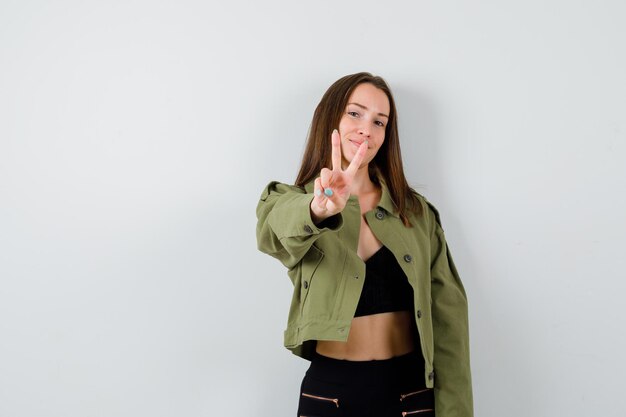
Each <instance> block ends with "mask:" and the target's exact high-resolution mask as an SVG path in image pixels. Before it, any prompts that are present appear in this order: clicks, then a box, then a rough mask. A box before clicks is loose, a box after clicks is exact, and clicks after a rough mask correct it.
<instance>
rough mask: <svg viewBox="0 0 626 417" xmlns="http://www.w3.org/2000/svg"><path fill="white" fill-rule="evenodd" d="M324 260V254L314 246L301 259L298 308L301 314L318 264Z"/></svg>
mask: <svg viewBox="0 0 626 417" xmlns="http://www.w3.org/2000/svg"><path fill="white" fill-rule="evenodd" d="M323 258H324V252H322V251H321V250H319V249H318V248H317V247H316V246H315V244H313V245H312V246H311V248H310V249H309V251H308V252H307V254H306V255H304V258H302V263H301V268H302V269H301V273H302V276H301V278H300V307H301V312H302V311H303V310H304V305H305V304H306V301H307V298H308V296H309V293H310V292H311V289H312V286H313V278H314V274H315V271H316V270H317V267H318V266H319V264H320V262H322V259H323Z"/></svg>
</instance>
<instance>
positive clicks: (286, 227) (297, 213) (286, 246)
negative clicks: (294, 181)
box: [256, 181, 343, 269]
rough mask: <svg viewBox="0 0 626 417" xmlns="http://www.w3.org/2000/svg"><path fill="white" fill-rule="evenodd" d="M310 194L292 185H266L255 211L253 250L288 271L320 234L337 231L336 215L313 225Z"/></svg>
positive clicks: (340, 222)
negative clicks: (265, 255) (271, 259)
mask: <svg viewBox="0 0 626 417" xmlns="http://www.w3.org/2000/svg"><path fill="white" fill-rule="evenodd" d="M313 197H314V195H313V194H307V193H306V191H305V190H303V189H302V188H300V187H296V186H293V185H287V184H283V183H280V182H277V181H272V182H270V183H269V184H268V185H267V186H266V187H265V188H264V189H263V192H262V193H261V197H260V199H259V203H258V205H257V208H256V216H257V227H256V237H257V247H258V249H259V250H260V251H261V252H263V253H266V254H268V255H270V256H273V257H274V258H276V259H278V260H279V261H280V262H282V263H283V265H285V266H286V267H287V268H289V269H291V268H293V267H294V266H296V265H297V264H298V262H300V260H301V259H302V257H303V256H304V255H305V254H306V253H307V251H308V250H309V249H310V247H311V245H312V244H313V243H314V242H315V241H316V240H317V239H318V238H319V237H320V236H322V235H323V234H325V233H328V232H330V231H336V230H339V229H340V228H341V227H342V226H343V217H342V216H341V213H337V214H335V215H333V216H330V217H328V218H326V219H324V220H323V221H322V222H321V223H319V224H316V223H315V222H314V221H313V219H312V218H311V201H312V200H313Z"/></svg>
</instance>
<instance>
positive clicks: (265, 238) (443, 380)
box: [256, 181, 473, 417]
mask: <svg viewBox="0 0 626 417" xmlns="http://www.w3.org/2000/svg"><path fill="white" fill-rule="evenodd" d="M381 185H382V197H381V199H380V202H379V204H378V207H376V208H375V209H373V210H370V211H368V212H367V213H366V214H365V219H366V221H367V223H368V225H369V226H370V228H371V230H372V232H373V233H374V235H375V236H376V237H377V238H378V239H379V240H380V241H381V242H382V243H383V244H384V245H385V246H387V247H388V248H389V249H390V250H391V251H392V252H393V253H394V255H395V256H396V259H397V260H398V263H399V264H400V266H401V267H402V269H403V270H404V272H405V274H406V276H407V277H408V280H409V283H410V284H411V286H412V287H413V290H414V295H415V309H414V311H415V322H416V324H417V329H418V332H419V335H420V342H421V348H422V352H423V356H424V363H425V374H424V375H423V377H424V379H425V382H426V386H427V387H428V388H433V387H434V389H435V412H436V414H437V417H453V416H454V417H456V416H458V417H471V416H472V415H473V404H472V385H471V373H470V357H469V333H468V312H467V298H466V295H465V290H464V288H463V284H462V283H461V280H460V279H459V274H458V273H457V270H456V267H455V265H454V262H453V260H452V255H451V253H450V249H449V248H448V245H447V243H446V240H445V236H444V232H443V229H442V227H441V222H440V219H439V213H438V211H437V209H436V208H435V207H434V206H433V205H432V204H431V203H430V202H428V201H427V200H426V198H425V197H424V196H422V195H421V194H417V197H418V199H419V201H420V202H421V203H422V207H423V209H424V210H423V215H421V216H415V215H413V214H411V215H410V220H411V224H412V225H413V227H411V228H408V227H405V226H404V224H403V223H402V221H401V219H400V218H399V216H398V214H397V213H396V211H395V205H394V203H393V201H392V200H391V196H390V194H389V191H388V189H387V187H386V185H385V183H384V181H381ZM312 199H313V181H311V182H310V183H309V184H307V185H306V186H305V187H304V189H303V188H300V187H296V186H292V185H286V184H283V183H279V182H276V181H272V182H270V183H269V184H268V185H267V186H266V187H265V188H264V189H263V192H262V193H261V198H260V200H259V203H258V206H257V211H256V214H257V219H258V223H257V229H256V236H257V244H258V248H259V250H260V251H261V252H264V253H266V254H268V255H271V256H273V257H274V258H276V259H278V260H279V261H280V262H282V264H283V265H285V266H286V267H287V269H288V272H287V274H288V275H289V278H290V279H291V282H292V283H293V286H294V292H293V297H292V300H291V307H290V309H289V318H288V320H287V329H286V330H285V333H284V344H285V347H286V348H288V349H289V350H291V351H292V352H293V353H294V354H296V355H298V356H300V357H302V358H305V359H308V360H310V359H311V355H312V353H313V351H314V349H315V341H316V340H337V341H346V340H347V338H348V333H349V332H350V325H351V322H352V318H353V317H354V312H355V311H356V307H357V304H358V301H359V296H360V294H361V289H362V288H363V282H364V278H365V263H364V262H363V260H362V259H361V258H360V257H359V256H358V255H357V246H358V239H359V232H360V224H361V211H360V207H359V201H358V198H357V196H354V195H353V196H350V198H349V200H348V203H347V204H346V207H345V208H344V210H343V211H342V212H341V213H339V214H337V215H335V216H332V217H331V218H328V219H326V220H324V222H322V224H320V225H319V226H320V227H318V226H316V225H315V223H313V221H312V220H311V215H310V209H309V205H310V203H311V200H312Z"/></svg>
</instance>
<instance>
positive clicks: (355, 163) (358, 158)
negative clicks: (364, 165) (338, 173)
mask: <svg viewBox="0 0 626 417" xmlns="http://www.w3.org/2000/svg"><path fill="white" fill-rule="evenodd" d="M367 146H368V145H367V141H363V143H361V145H360V146H359V149H358V150H357V151H356V154H355V155H354V157H353V158H352V162H350V165H348V168H346V170H345V173H346V175H348V176H349V177H351V178H354V175H355V174H356V171H357V170H358V169H359V167H360V166H361V162H363V159H364V158H365V153H366V152H367Z"/></svg>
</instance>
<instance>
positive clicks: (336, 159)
mask: <svg viewBox="0 0 626 417" xmlns="http://www.w3.org/2000/svg"><path fill="white" fill-rule="evenodd" d="M330 140H331V142H332V144H333V146H332V153H331V158H332V162H333V171H337V170H340V169H341V139H340V138H339V132H338V131H337V129H334V130H333V133H332V134H331V135H330Z"/></svg>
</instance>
